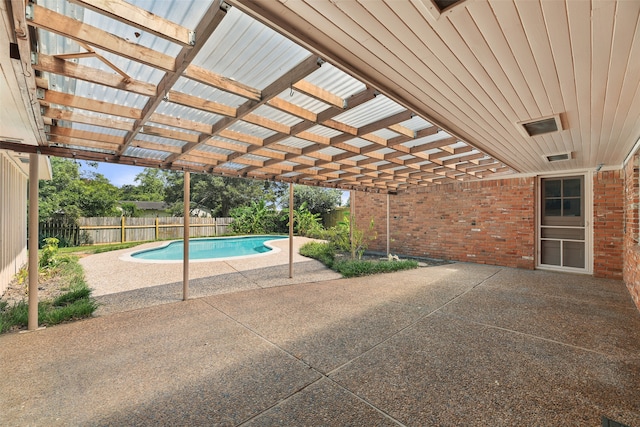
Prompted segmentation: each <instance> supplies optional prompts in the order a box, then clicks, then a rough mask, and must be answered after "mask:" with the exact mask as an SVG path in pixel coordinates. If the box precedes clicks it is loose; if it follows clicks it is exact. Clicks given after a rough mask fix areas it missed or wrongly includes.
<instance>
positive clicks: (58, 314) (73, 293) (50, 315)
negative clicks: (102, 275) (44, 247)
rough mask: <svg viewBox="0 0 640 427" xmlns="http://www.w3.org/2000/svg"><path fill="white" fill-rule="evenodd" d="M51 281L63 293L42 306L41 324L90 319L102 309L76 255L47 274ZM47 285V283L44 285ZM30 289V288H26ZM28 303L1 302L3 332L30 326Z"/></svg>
mask: <svg viewBox="0 0 640 427" xmlns="http://www.w3.org/2000/svg"><path fill="white" fill-rule="evenodd" d="M46 276H47V281H51V280H55V281H56V282H57V286H59V287H60V290H61V291H62V293H60V294H59V295H58V296H56V297H54V298H52V299H49V300H43V301H40V302H39V303H38V324H39V325H41V326H49V325H56V324H58V323H62V322H68V321H71V320H76V319H82V318H85V317H90V316H91V315H92V314H93V312H94V311H95V310H96V309H97V308H98V304H97V303H96V301H95V300H94V299H93V298H92V297H91V290H90V289H89V286H88V285H87V283H86V282H85V280H84V271H83V270H82V266H81V265H80V264H79V263H78V258H77V257H74V256H69V255H67V256H61V257H60V259H59V261H58V264H57V265H56V266H55V267H52V268H50V269H49V270H48V271H46ZM43 285H44V286H46V281H45V283H44V284H43ZM25 286H26V285H25ZM28 308H29V307H28V304H27V301H26V300H22V301H19V302H17V303H15V304H9V303H8V302H6V301H0V333H5V332H8V331H12V330H15V329H24V328H26V327H27V324H28V311H29V310H28Z"/></svg>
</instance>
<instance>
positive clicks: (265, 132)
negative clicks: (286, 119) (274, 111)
mask: <svg viewBox="0 0 640 427" xmlns="http://www.w3.org/2000/svg"><path fill="white" fill-rule="evenodd" d="M228 129H229V130H232V131H235V132H240V133H244V134H247V135H252V136H256V137H258V138H268V137H270V136H271V135H274V134H276V133H277V132H275V131H273V130H271V129H267V128H263V127H262V126H256V125H254V124H252V123H247V122H243V121H237V122H235V123H234V124H232V125H231V126H229V127H228Z"/></svg>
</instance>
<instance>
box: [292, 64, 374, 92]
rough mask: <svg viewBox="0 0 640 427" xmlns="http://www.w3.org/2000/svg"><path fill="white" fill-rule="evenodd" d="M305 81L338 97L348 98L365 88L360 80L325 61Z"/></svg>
mask: <svg viewBox="0 0 640 427" xmlns="http://www.w3.org/2000/svg"><path fill="white" fill-rule="evenodd" d="M305 81H307V82H309V83H311V84H313V85H315V86H318V87H321V88H323V89H324V90H326V91H328V92H331V93H332V94H334V95H336V96H339V97H340V98H343V99H345V98H348V97H350V96H351V95H354V94H356V93H358V92H361V91H363V90H365V89H366V88H367V86H366V85H365V84H364V83H362V82H361V81H360V80H358V79H356V78H353V77H351V76H350V75H349V74H347V73H345V72H344V71H342V70H340V69H338V68H336V67H334V66H333V65H331V64H329V63H328V62H325V63H323V64H322V66H321V67H320V69H319V70H317V71H315V72H313V73H311V74H310V75H309V76H307V77H306V78H305Z"/></svg>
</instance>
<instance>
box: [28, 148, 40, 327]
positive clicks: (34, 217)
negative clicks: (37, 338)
mask: <svg viewBox="0 0 640 427" xmlns="http://www.w3.org/2000/svg"><path fill="white" fill-rule="evenodd" d="M38 161H39V157H38V155H37V154H29V308H28V310H27V329H28V330H30V331H35V330H36V329H38V237H39V236H38V177H39V170H38V169H39V165H38Z"/></svg>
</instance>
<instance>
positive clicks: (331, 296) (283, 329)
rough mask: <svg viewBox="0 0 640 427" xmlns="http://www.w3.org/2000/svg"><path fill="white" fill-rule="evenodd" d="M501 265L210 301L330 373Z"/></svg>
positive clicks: (373, 278)
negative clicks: (277, 308)
mask: <svg viewBox="0 0 640 427" xmlns="http://www.w3.org/2000/svg"><path fill="white" fill-rule="evenodd" d="M496 271H497V269H496V268H495V267H485V266H475V265H474V266H465V268H463V269H459V268H457V267H455V266H454V265H451V266H446V267H445V266H442V267H438V268H422V269H417V270H410V271H405V272H401V273H392V274H384V275H376V276H370V277H367V278H361V279H357V280H348V281H331V282H322V283H312V284H309V285H307V286H305V287H295V288H273V289H264V290H262V291H260V292H258V293H246V292H241V293H233V294H226V295H219V296H214V297H210V298H206V301H207V302H208V303H210V304H211V305H213V306H214V307H216V308H218V309H219V310H221V311H222V312H224V313H226V314H228V315H229V316H230V317H233V318H234V319H236V320H238V321H239V322H241V323H242V324H243V325H245V326H246V327H248V328H250V329H252V330H253V331H255V332H256V333H258V334H260V335H261V336H264V337H265V338H267V339H268V340H269V341H271V342H274V343H276V344H277V345H278V346H280V347H282V348H283V349H285V350H286V351H288V352H289V353H291V354H293V355H295V357H297V358H300V359H302V360H304V361H305V362H306V363H308V364H309V365H311V366H312V367H313V368H314V369H317V370H318V371H320V372H323V373H328V372H330V371H331V370H333V369H335V368H337V367H338V366H340V365H342V364H344V363H346V362H348V361H349V360H351V359H352V358H354V357H356V356H357V355H358V354H361V353H363V352H365V351H367V350H369V349H371V348H372V347H374V346H375V345H377V344H378V343H380V342H382V341H384V340H385V339H387V338H389V337H390V336H392V335H393V334H394V333H396V332H397V331H398V330H400V329H402V328H405V327H408V326H409V325H411V324H412V323H413V322H415V321H416V320H417V319H419V318H421V317H422V316H425V315H427V314H429V313H430V312H432V311H434V310H436V309H437V308H439V307H441V306H442V305H444V304H446V303H447V302H449V301H451V300H452V299H454V298H455V297H457V296H458V295H460V294H462V293H464V292H465V291H467V290H469V289H471V288H472V287H473V286H475V285H477V284H479V283H481V282H482V281H483V280H485V279H486V278H487V277H490V276H491V275H492V274H494V273H495V272H496ZM456 273H458V274H459V275H457V274H456ZM274 307H280V309H279V310H274V309H273V308H274Z"/></svg>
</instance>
